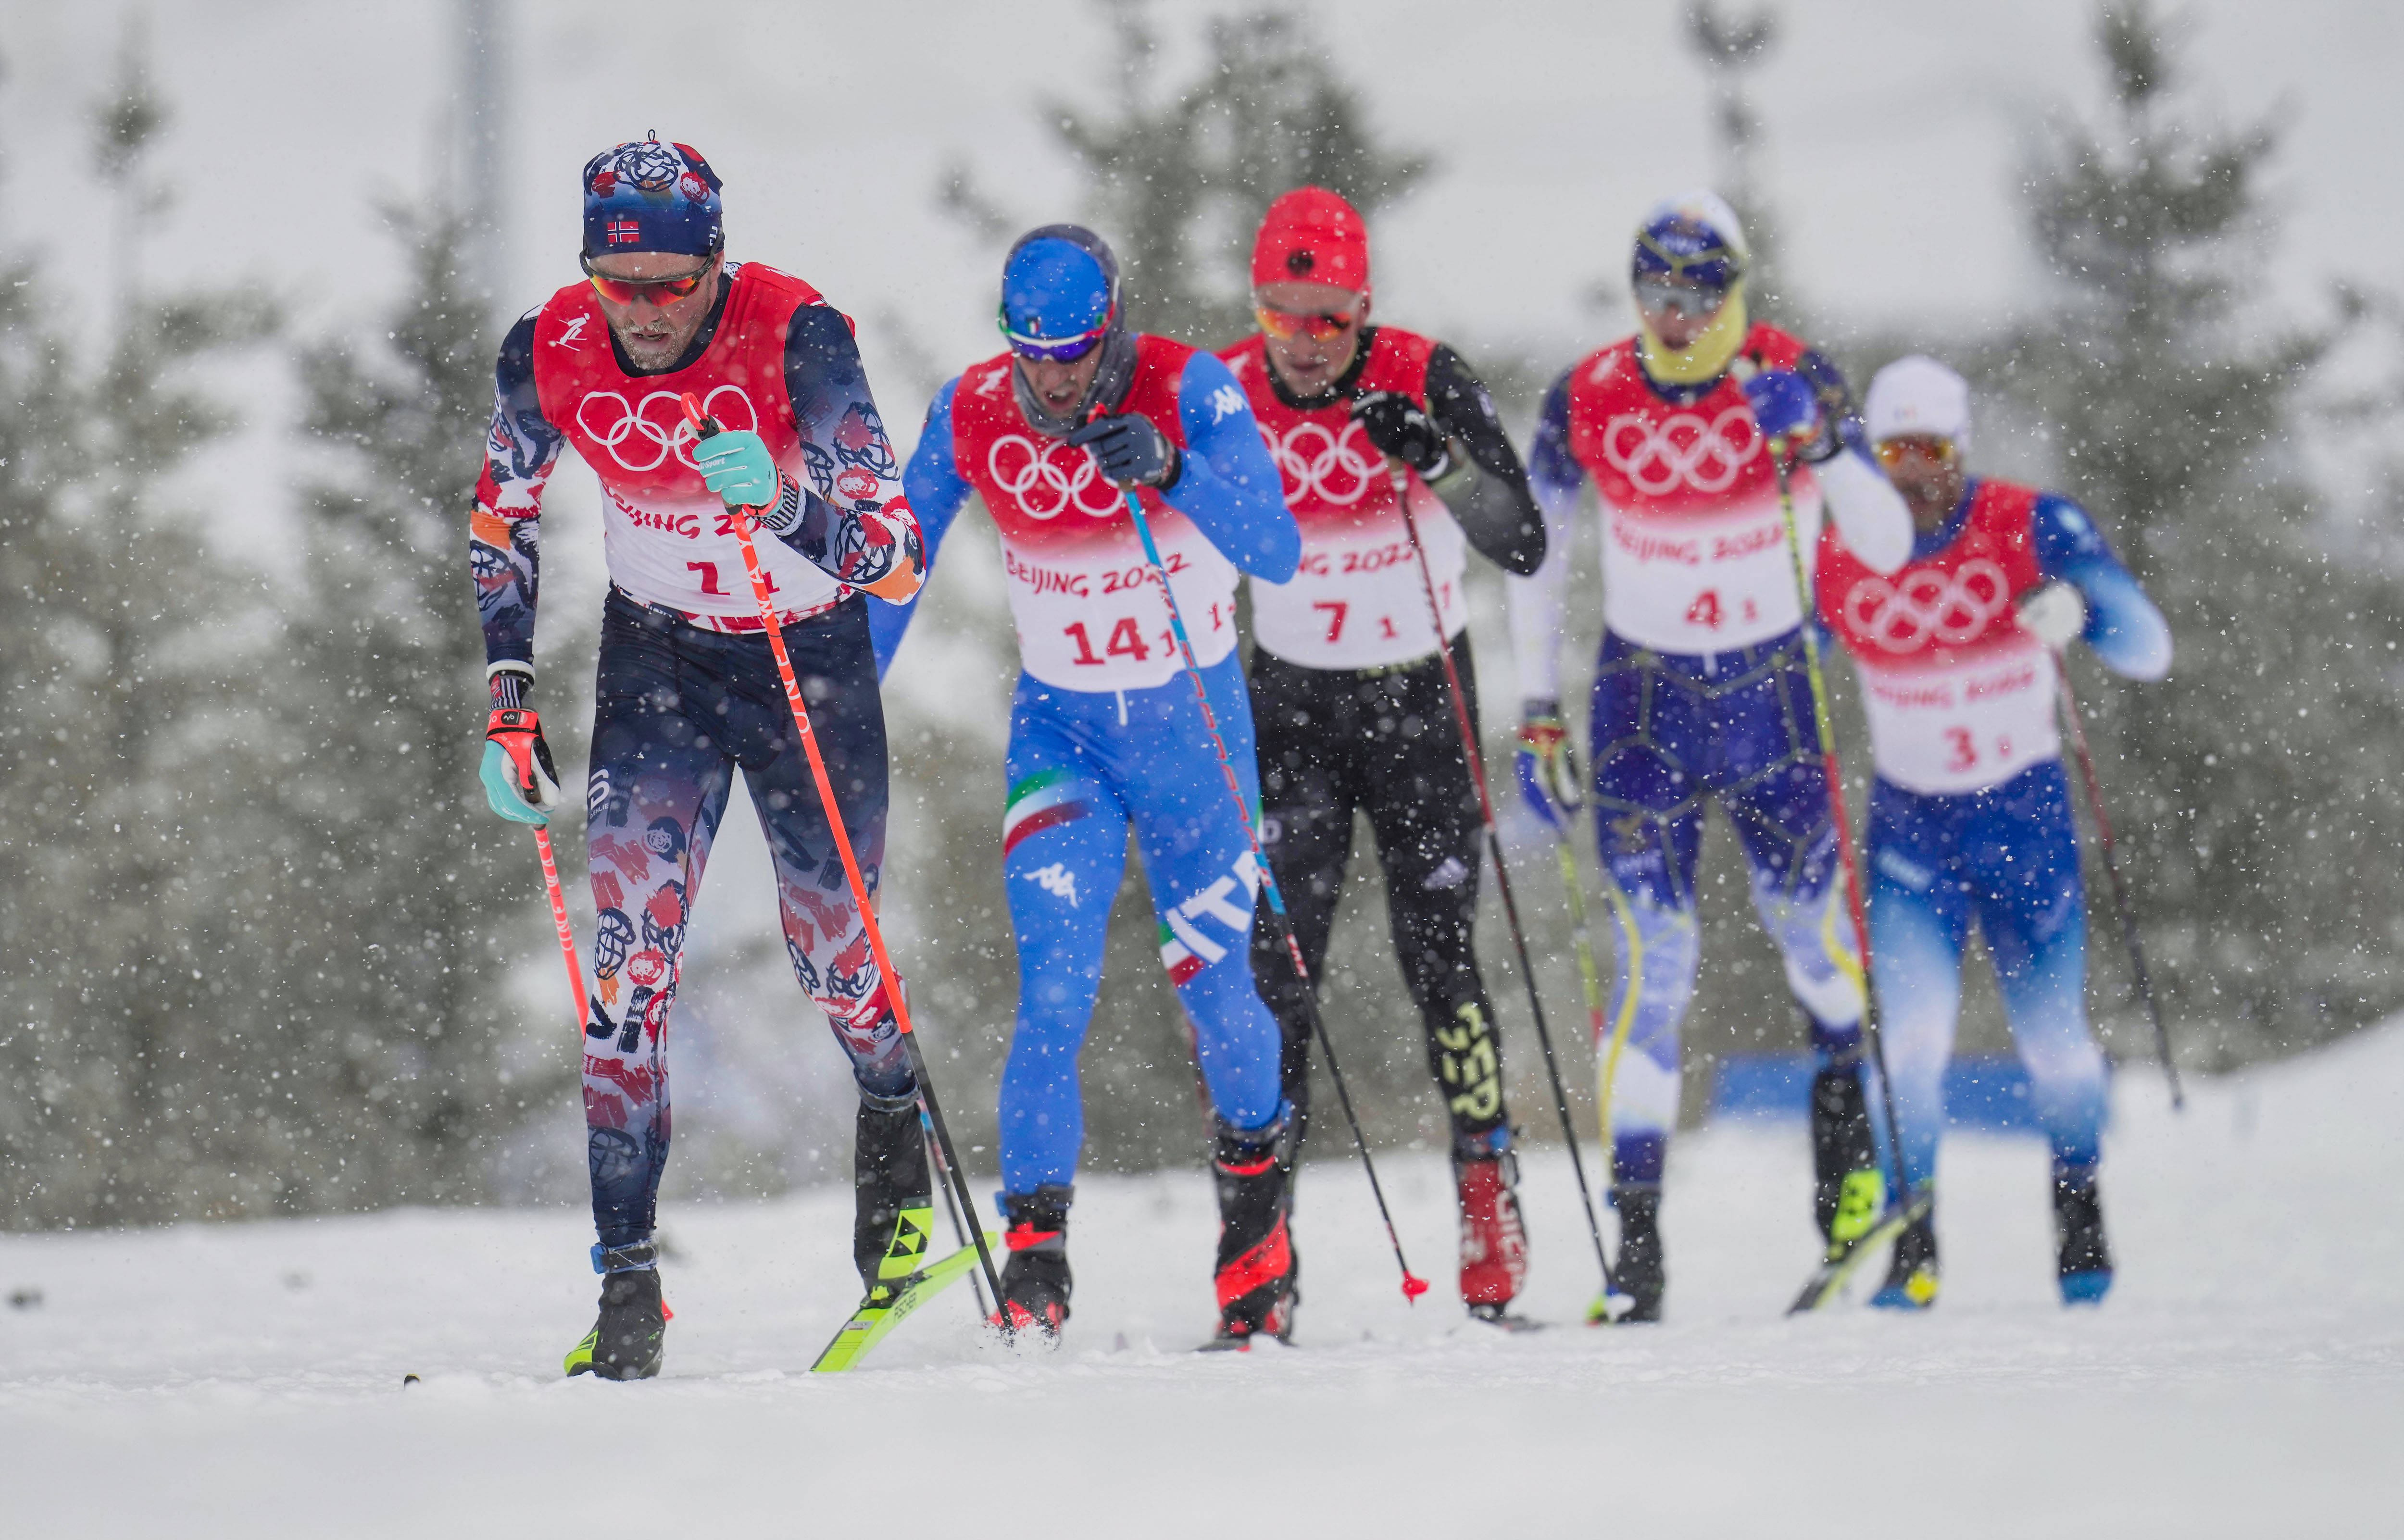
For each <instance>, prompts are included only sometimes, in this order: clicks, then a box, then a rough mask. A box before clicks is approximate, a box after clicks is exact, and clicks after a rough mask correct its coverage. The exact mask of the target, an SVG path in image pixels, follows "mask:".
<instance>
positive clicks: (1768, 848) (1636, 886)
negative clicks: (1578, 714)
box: [1511, 193, 1911, 1321]
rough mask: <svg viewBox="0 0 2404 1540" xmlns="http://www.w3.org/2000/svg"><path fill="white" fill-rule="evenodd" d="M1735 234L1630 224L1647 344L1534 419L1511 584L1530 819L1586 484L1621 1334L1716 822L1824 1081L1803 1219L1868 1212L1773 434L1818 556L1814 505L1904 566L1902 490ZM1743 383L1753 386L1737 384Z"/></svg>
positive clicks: (1863, 545) (1868, 1216)
mask: <svg viewBox="0 0 2404 1540" xmlns="http://www.w3.org/2000/svg"><path fill="white" fill-rule="evenodd" d="M1745 264H1746V250H1745V244H1744V237H1743V234H1742V232H1741V231H1740V229H1738V226H1737V220H1736V215H1734V213H1733V212H1731V211H1730V210H1729V209H1728V207H1727V205H1726V203H1725V202H1723V201H1720V200H1719V199H1718V198H1716V197H1714V196H1712V195H1711V194H1709V193H1696V194H1690V195H1688V196H1686V197H1684V198H1679V199H1675V200H1672V201H1670V202H1667V203H1664V204H1662V205H1660V206H1659V207H1657V208H1656V209H1654V210H1653V211H1652V212H1651V213H1650V214H1649V215H1646V216H1645V219H1644V222H1643V224H1642V226H1640V227H1639V229H1638V230H1637V236H1636V243H1635V253H1634V257H1633V261H1632V264H1631V276H1632V280H1633V287H1634V291H1635V298H1636V308H1637V313H1638V316H1639V319H1640V320H1641V322H1642V328H1641V330H1640V331H1639V333H1638V334H1637V335H1636V336H1634V337H1631V338H1628V339H1627V340H1623V341H1619V342H1614V343H1613V344H1612V345H1611V346H1609V347H1606V348H1603V349H1600V351H1598V352H1596V353H1594V354H1589V355H1588V356H1587V357H1586V358H1585V359H1583V360H1582V361H1580V362H1579V363H1578V364H1577V365H1576V367H1574V368H1572V369H1571V370H1570V371H1569V372H1568V373H1567V374H1565V375H1563V376H1562V377H1561V379H1560V381H1559V382H1558V384H1556V385H1555V386H1554V387H1553V390H1552V393H1551V395H1548V396H1547V397H1546V399H1545V402H1544V411H1543V415H1542V417H1541V419H1540V421H1539V423H1538V425H1537V430H1536V439H1535V444H1534V448H1533V451H1532V452H1531V453H1530V466H1529V470H1530V480H1531V482H1532V484H1533V485H1534V488H1535V492H1536V497H1537V500H1538V501H1539V502H1540V503H1541V504H1542V505H1543V506H1544V513H1545V517H1546V519H1547V520H1549V522H1550V524H1551V530H1552V534H1551V543H1550V550H1549V554H1548V555H1547V557H1546V559H1545V562H1544V568H1543V569H1542V570H1541V571H1540V572H1538V573H1537V575H1536V576H1534V577H1533V578H1531V579H1529V580H1527V581H1525V582H1515V583H1513V584H1512V585H1511V590H1512V634H1513V638H1514V640H1515V642H1516V645H1517V652H1518V659H1519V677H1520V687H1521V690H1522V693H1523V694H1524V695H1525V697H1526V702H1525V708H1524V709H1525V713H1526V717H1525V722H1524V725H1523V726H1522V727H1521V728H1520V737H1521V740H1522V743H1523V748H1522V750H1521V755H1520V783H1521V789H1522V791H1523V793H1524V794H1525V795H1526V797H1527V798H1528V801H1529V803H1530V806H1531V807H1532V808H1533V809H1534V810H1535V811H1536V812H1537V813H1538V815H1539V816H1541V817H1544V819H1546V820H1547V821H1548V822H1557V821H1558V820H1559V819H1560V818H1562V816H1563V809H1564V808H1565V807H1567V806H1568V805H1569V804H1570V803H1571V802H1572V801H1573V800H1574V798H1573V795H1572V790H1573V787H1574V785H1575V770H1574V768H1573V766H1572V762H1571V759H1570V756H1569V747H1568V729H1567V728H1566V726H1565V725H1564V723H1563V721H1562V717H1561V708H1560V696H1561V689H1560V684H1559V673H1558V654H1559V651H1560V643H1561V637H1562V633H1563V626H1562V619H1563V611H1564V607H1565V604H1566V601H1567V597H1568V584H1569V557H1570V545H1571V538H1570V536H1571V529H1572V519H1573V518H1574V515H1575V512H1576V508H1577V504H1578V495H1579V489H1580V488H1581V487H1583V486H1584V485H1586V483H1587V482H1588V481H1591V482H1592V483H1593V485H1594V488H1595V491H1596V493H1598V496H1599V501H1600V514H1601V530H1600V533H1601V537H1602V538H1601V548H1602V594H1601V602H1602V610H1603V639H1602V649H1601V657H1600V663H1599V666H1598V668H1597V671H1596V674H1595V681H1594V695H1593V721H1592V743H1593V752H1594V770H1593V779H1592V783H1591V790H1592V792H1593V800H1594V807H1595V838H1596V841H1597V843H1598V845H1599V846H1600V853H1601V858H1602V868H1603V874H1604V878H1605V893H1606V896H1607V898H1608V899H1609V902H1610V907H1611V909H1612V912H1613V914H1614V917H1615V918H1616V919H1617V921H1618V925H1619V940H1620V946H1619V969H1618V977H1617V979H1616V981H1615V984H1614V997H1613V1002H1612V1007H1613V1014H1612V1018H1611V1021H1612V1025H1613V1030H1614V1032H1615V1033H1618V1034H1625V1038H1626V1051H1625V1052H1624V1053H1623V1054H1622V1055H1621V1056H1620V1058H1619V1063H1618V1068H1617V1077H1616V1083H1615V1086H1614V1088H1613V1094H1612V1095H1611V1096H1610V1097H1609V1099H1608V1100H1607V1102H1606V1107H1607V1111H1606V1133H1607V1135H1608V1136H1609V1137H1610V1138H1611V1139H1612V1141H1613V1145H1614V1148H1613V1160H1614V1175H1613V1188H1612V1196H1613V1202H1614V1207H1616V1208H1617V1209H1618V1211H1619V1223H1620V1239H1621V1253H1620V1261H1619V1264H1618V1267H1617V1269H1616V1282H1617V1283H1618V1284H1619V1285H1620V1288H1621V1290H1622V1291H1623V1293H1624V1294H1625V1295H1626V1297H1627V1298H1626V1301H1625V1303H1624V1305H1623V1306H1622V1309H1623V1310H1624V1313H1625V1314H1626V1316H1627V1317H1628V1318H1630V1319H1634V1320H1640V1321H1642V1320H1652V1319H1655V1318H1656V1317H1657V1315H1658V1313H1659V1311H1660V1301H1661V1291H1662V1288H1663V1284H1664V1279H1665V1271H1664V1269H1663V1266H1662V1257H1661V1249H1660V1240H1659V1234H1658V1230H1657V1228H1656V1211H1657V1208H1658V1204H1659V1197H1660V1182H1661V1170H1662V1161H1663V1158H1664V1154H1665V1152H1666V1149H1667V1146H1668V1141H1669V1136H1670V1129H1671V1128H1672V1127H1673V1126H1674V1125H1675V1123H1676V1121H1677V1108H1678V1072H1679V1055H1678V1030H1679V1025H1680V1023H1681V1021H1682V1020H1684V1016H1685V1013H1686V1006H1687V1002H1688V1001H1689V999H1690V998H1691V997H1692V995H1693V992H1694V982H1695V977H1696V970H1697V967H1698V962H1699V955H1698V939H1697V935H1696V928H1695V925H1696V914H1695V909H1696V895H1695V867H1696V862H1697V859H1698V855H1699V853H1700V851H1701V843H1702V817H1703V811H1704V807H1705V804H1706V803H1708V802H1712V801H1716V802H1717V803H1719V805H1720V807H1721V810H1722V811H1723V812H1725V813H1726V815H1727V817H1728V819H1729V821H1730V822H1731V823H1732V824H1734V825H1735V826H1736V832H1737V835H1738V838H1739V839H1740V841H1741V842H1742V844H1743V846H1744V853H1745V857H1746V860H1747V862H1748V863H1749V864H1750V865H1751V867H1752V868H1753V898H1754V908H1755V909H1757V910H1758V912H1759V913H1760V916H1761V920H1762V923H1763V924H1764V926H1765V927H1767V928H1768V931H1769V933H1770V936H1771V937H1772V938H1773V939H1774V940H1775V941H1776V942H1777V943H1778V945H1779V948H1780V950H1782V952H1783V953H1784V954H1785V962H1786V979H1787V984H1788V987H1789V988H1790V989H1791V990H1792V991H1793V992H1794V995H1795V999H1796V1004H1797V1005H1799V1006H1801V1007H1802V1009H1803V1011H1804V1014H1805V1015H1806V1016H1807V1017H1808V1018H1809V1019H1810V1025H1811V1038H1812V1043H1813V1046H1814V1047H1815V1048H1817V1050H1818V1051H1819V1054H1820V1056H1821V1061H1822V1065H1823V1067H1822V1070H1821V1073H1820V1075H1819V1076H1818V1078H1817V1080H1816V1081H1815V1084H1814V1087H1813V1096H1812V1108H1813V1152H1814V1167H1815V1174H1816V1177H1817V1183H1816V1189H1817V1190H1816V1192H1815V1195H1814V1208H1815V1212H1816V1214H1817V1216H1818V1219H1819V1223H1820V1226H1821V1228H1822V1230H1823V1232H1824V1233H1833V1234H1836V1235H1838V1236H1839V1237H1843V1236H1847V1235H1850V1234H1858V1233H1860V1232H1861V1231H1863V1230H1866V1228H1868V1226H1869V1225H1870V1224H1871V1223H1872V1222H1873V1221H1874V1220H1875V1218H1876V1216H1877V1214H1878V1212H1879V1210H1880V1206H1881V1203H1882V1200H1883V1189H1882V1187H1881V1186H1880V1178H1879V1175H1878V1172H1877V1160H1876V1152H1875V1145H1874V1142H1873V1140H1872V1138H1871V1134H1870V1127H1869V1120H1868V1115H1867V1111H1866V1094H1865V1086H1864V1076H1863V1075H1862V1073H1861V1065H1860V1059H1861V1045H1862V1037H1861V1017H1862V999H1863V996H1862V985H1861V977H1860V976H1861V964H1860V961H1859V959H1858V958H1857V957H1856V956H1855V955H1854V951H1855V949H1854V947H1853V945H1852V938H1851V936H1849V935H1848V934H1847V931H1846V928H1845V925H1844V923H1843V920H1842V916H1841V909H1840V905H1839V902H1838V896H1839V884H1838V880H1837V867H1838V853H1837V845H1836V832H1835V828H1834V825H1833V824H1832V821H1831V818H1830V812H1829V803H1828V784H1827V780H1826V777H1825V776H1824V773H1823V771H1822V769H1821V745H1820V738H1819V732H1818V728H1817V726H1816V724H1815V722H1814V719H1813V715H1812V703H1811V697H1810V683H1809V680H1808V676H1807V672H1806V669H1805V666H1804V659H1803V645H1802V631H1801V627H1802V623H1803V600H1802V597H1801V596H1800V595H1798V594H1797V593H1796V582H1795V572H1794V565H1793V559H1792V557H1791V556H1790V554H1789V550H1788V546H1787V541H1786V534H1785V521H1784V518H1783V516H1782V510H1781V507H1780V500H1779V490H1778V482H1777V477H1776V474H1775V471H1774V467H1773V464H1772V459H1771V450H1770V441H1771V440H1772V439H1773V438H1782V439H1783V440H1785V441H1786V442H1787V443H1789V444H1790V445H1792V446H1794V449H1795V451H1796V452H1798V453H1799V456H1800V458H1801V460H1802V461H1803V462H1804V464H1802V465H1797V466H1796V468H1795V472H1794V477H1793V486H1794V497H1795V515H1796V524H1797V527H1798V530H1799V532H1800V534H1801V537H1802V539H1803V540H1804V541H1805V542H1806V546H1805V550H1806V553H1807V555H1808V553H1809V551H1810V544H1809V543H1810V542H1811V541H1813V540H1815V539H1816V538H1817V536H1818V534H1819V530H1820V522H1821V517H1822V512H1823V509H1824V507H1825V508H1826V509H1827V510H1828V511H1830V512H1832V513H1833V514H1834V516H1835V518H1836V520H1838V523H1839V524H1840V525H1842V526H1843V527H1844V528H1845V530H1846V533H1847V535H1848V537H1849V538H1850V539H1851V540H1852V543H1853V546H1854V548H1855V549H1856V550H1859V551H1861V552H1863V553H1864V554H1865V556H1866V558H1867V559H1868V560H1870V561H1871V562H1874V563H1876V564H1880V565H1883V566H1885V567H1887V568H1890V569H1891V568H1893V567H1894V566H1895V565H1897V564H1899V563H1900V562H1902V560H1903V558H1904V556H1905V554H1906V553H1907V552H1908V549H1909V547H1910V535H1911V527H1910V520H1909V518H1908V515H1907V514H1906V513H1905V511H1904V508H1903V505H1902V503H1901V501H1900V499H1899V498H1898V497H1897V496H1896V494H1895V492H1894V488H1893V487H1891V486H1889V485H1888V484H1887V483H1886V480H1885V479H1884V478H1883V477H1881V476H1880V474H1879V472H1878V469H1877V467H1876V466H1875V465H1872V464H1870V462H1869V461H1868V460H1867V458H1866V456H1865V455H1863V454H1862V453H1861V452H1859V451H1858V447H1857V445H1855V444H1852V443H1850V442H1849V436H1852V437H1857V436H1858V432H1859V428H1858V424H1857V423H1852V422H1851V419H1852V407H1851V403H1850V397H1849V396H1848V394H1847V392H1846V389H1845V383H1844V380H1843V378H1842V377H1841V376H1840V375H1838V372H1837V370H1836V368H1835V367H1834V366H1833V365H1831V364H1829V363H1828V361H1827V360H1826V359H1824V358H1823V357H1822V356H1821V355H1820V354H1817V353H1815V352H1813V351H1811V350H1810V348H1809V347H1807V346H1806V345H1805V344H1804V343H1803V341H1802V340H1800V339H1798V338H1796V337H1794V336H1791V335H1789V334H1788V333H1786V332H1783V331H1781V330H1779V329H1778V328H1776V327H1774V326H1765V325H1759V324H1755V323H1754V322H1753V321H1751V320H1750V319H1749V317H1748V316H1747V314H1746V312H1745V296H1744V271H1745ZM1740 376H1742V377H1743V378H1741V379H1740Z"/></svg>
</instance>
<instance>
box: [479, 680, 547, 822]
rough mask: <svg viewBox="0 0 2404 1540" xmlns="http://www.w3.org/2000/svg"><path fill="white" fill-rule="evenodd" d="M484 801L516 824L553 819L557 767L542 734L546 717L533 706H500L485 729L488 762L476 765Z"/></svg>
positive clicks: (485, 753) (485, 752)
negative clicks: (534, 709) (536, 712)
mask: <svg viewBox="0 0 2404 1540" xmlns="http://www.w3.org/2000/svg"><path fill="white" fill-rule="evenodd" d="M476 773H477V777H478V778H479V779H480V780H482V782H483V783H484V800H485V801H487V802H490V803H491V804H492V805H493V811H494V812H496V813H498V814H500V815H501V816H502V817H504V818H506V819H508V820H509V821H510V822H511V823H513V824H534V825H543V824H548V823H550V822H551V810H552V809H553V808H555V807H557V806H559V771H558V770H556V769H554V768H553V767H552V762H551V745H550V744H549V743H546V742H543V739H542V719H541V718H540V717H538V716H537V715H535V714H534V712H533V711H532V709H531V708H528V707H524V706H507V707H496V708H495V709H494V712H493V715H492V718H491V721H490V722H489V724H488V725H487V726H486V728H485V729H484V762H483V764H482V767H480V768H479V769H478V770H477V772H476Z"/></svg>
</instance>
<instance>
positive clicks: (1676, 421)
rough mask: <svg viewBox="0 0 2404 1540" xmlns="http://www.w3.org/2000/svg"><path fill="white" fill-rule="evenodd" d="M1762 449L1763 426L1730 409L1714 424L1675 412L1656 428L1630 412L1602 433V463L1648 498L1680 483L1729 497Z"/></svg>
mask: <svg viewBox="0 0 2404 1540" xmlns="http://www.w3.org/2000/svg"><path fill="white" fill-rule="evenodd" d="M1761 445H1762V437H1761V424H1759V423H1755V422H1754V420H1753V411H1752V409H1751V408H1748V407H1730V408H1729V409H1727V410H1726V411H1724V412H1722V413H1720V414H1719V415H1718V416H1717V417H1714V418H1712V419H1711V420H1710V421H1709V422H1706V421H1704V420H1703V417H1702V414H1701V413H1699V412H1692V411H1681V412H1672V413H1671V414H1670V415H1669V416H1668V417H1665V418H1663V419H1662V420H1661V421H1660V422H1659V423H1657V424H1656V423H1653V422H1652V421H1650V420H1649V419H1647V418H1645V417H1643V416H1642V415H1639V414H1636V413H1632V412H1631V413H1629V414H1628V415H1627V416H1624V417H1614V418H1613V419H1612V420H1611V421H1610V422H1609V423H1605V424H1604V425H1603V429H1602V457H1603V458H1604V459H1605V460H1608V461H1610V462H1611V465H1612V468H1613V469H1614V470H1616V471H1619V472H1620V473H1621V474H1623V475H1625V476H1626V477H1627V478H1628V480H1629V481H1630V482H1631V483H1632V484H1634V486H1635V488H1636V490H1637V491H1638V492H1641V493H1644V494H1645V495H1647V496H1649V497H1658V496H1660V495H1662V494H1663V493H1668V492H1671V491H1674V490H1676V488H1677V487H1678V485H1679V483H1681V482H1684V484H1685V485H1687V486H1688V487H1691V488H1693V489H1694V490H1695V491H1697V492H1726V491H1727V490H1728V488H1730V487H1732V486H1734V485H1735V484H1736V479H1737V473H1738V472H1740V471H1741V470H1743V469H1744V467H1745V466H1746V465H1750V464H1751V463H1752V462H1753V460H1754V457H1755V456H1757V455H1759V454H1760V453H1761Z"/></svg>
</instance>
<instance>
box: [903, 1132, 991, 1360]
mask: <svg viewBox="0 0 2404 1540" xmlns="http://www.w3.org/2000/svg"><path fill="white" fill-rule="evenodd" d="M918 1121H919V1122H920V1123H921V1124H923V1125H924V1126H925V1128H926V1131H927V1134H928V1141H927V1152H928V1153H929V1155H932V1156H933V1157H934V1158H935V1185H936V1186H939V1187H941V1188H942V1189H943V1208H944V1209H945V1210H946V1211H947V1212H948V1213H949V1214H951V1216H952V1240H953V1242H955V1243H956V1244H957V1245H958V1246H959V1247H961V1249H963V1250H965V1249H967V1246H968V1243H969V1228H968V1226H967V1225H966V1224H965V1223H963V1222H962V1221H961V1219H960V1200H959V1196H958V1195H957V1193H955V1192H954V1191H953V1190H952V1167H951V1162H950V1161H948V1160H945V1159H944V1158H943V1143H942V1141H940V1140H938V1139H936V1138H935V1137H934V1132H935V1120H934V1119H933V1118H931V1117H928V1116H927V1103H926V1102H925V1101H924V1100H921V1101H920V1102H919V1103H918ZM969 1292H970V1293H971V1294H972V1295H974V1296H975V1297H976V1312H977V1321H978V1323H979V1324H980V1325H982V1324H983V1323H985V1322H987V1321H990V1320H992V1319H993V1311H994V1310H998V1309H999V1308H1000V1307H999V1306H995V1307H992V1308H991V1309H988V1308H987V1307H986V1305H985V1283H984V1281H983V1280H981V1279H979V1278H978V1277H977V1275H976V1274H975V1273H971V1274H969Z"/></svg>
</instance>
